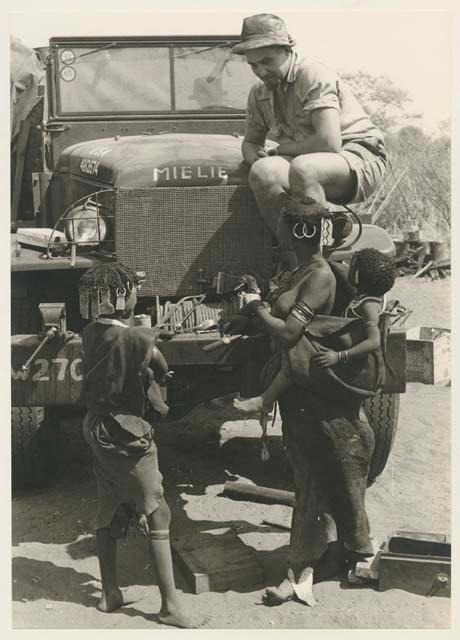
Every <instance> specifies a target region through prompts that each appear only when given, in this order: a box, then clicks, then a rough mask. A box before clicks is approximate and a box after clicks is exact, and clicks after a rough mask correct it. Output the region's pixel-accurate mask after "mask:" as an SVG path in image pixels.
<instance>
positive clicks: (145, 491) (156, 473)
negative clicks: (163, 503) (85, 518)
mask: <svg viewBox="0 0 460 640" xmlns="http://www.w3.org/2000/svg"><path fill="white" fill-rule="evenodd" d="M133 418H134V419H135V420H137V421H140V423H143V424H145V427H146V434H145V435H144V436H142V437H141V438H136V437H134V436H133V435H132V434H130V433H128V432H127V431H124V430H123V429H122V428H121V427H120V426H119V425H118V423H116V421H114V420H113V419H112V418H111V417H110V416H104V415H100V414H97V413H93V412H91V411H89V412H88V413H87V414H86V417H85V419H84V421H83V435H84V437H85V440H86V442H87V443H88V445H89V446H90V448H91V451H92V453H93V460H94V473H95V476H96V480H97V495H98V511H97V515H96V523H95V525H96V529H103V528H110V529H111V531H112V535H113V536H114V537H121V536H123V535H125V533H126V532H125V531H123V529H125V528H127V526H129V521H130V519H131V517H132V516H133V517H136V518H137V520H138V522H139V523H141V522H142V520H145V518H146V516H149V515H150V514H151V513H153V512H154V511H156V509H157V508H158V506H159V504H160V500H161V498H162V497H163V484H162V481H163V476H162V475H161V473H160V470H159V468H158V453H157V448H156V446H155V443H154V441H153V433H152V428H151V426H150V425H149V424H148V423H146V422H145V421H144V420H142V418H136V417H134V416H133ZM115 516H117V517H116V518H115ZM123 520H124V521H125V524H126V526H123V525H122V524H120V522H122V521H123ZM120 527H121V531H120Z"/></svg>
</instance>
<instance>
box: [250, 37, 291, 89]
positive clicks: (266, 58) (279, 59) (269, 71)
mask: <svg viewBox="0 0 460 640" xmlns="http://www.w3.org/2000/svg"><path fill="white" fill-rule="evenodd" d="M289 53H290V52H289V49H286V48H285V47H279V46H275V47H262V48H261V49H254V50H253V51H248V52H247V53H246V61H247V63H248V65H249V66H250V67H251V69H252V70H253V71H254V73H255V74H256V76H257V77H258V78H260V79H261V80H262V82H263V83H264V84H265V86H266V87H267V88H268V89H271V90H274V89H277V88H278V87H279V85H280V84H281V81H282V80H283V78H284V76H285V75H286V71H287V69H286V64H285V63H286V61H287V59H288V58H289Z"/></svg>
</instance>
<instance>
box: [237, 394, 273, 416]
mask: <svg viewBox="0 0 460 640" xmlns="http://www.w3.org/2000/svg"><path fill="white" fill-rule="evenodd" d="M233 404H234V407H235V409H239V411H243V412H244V413H270V412H271V411H273V404H272V405H270V406H267V405H265V404H264V399H263V398H262V396H255V397H254V398H246V399H245V400H240V399H238V398H236V399H235V400H234V402H233Z"/></svg>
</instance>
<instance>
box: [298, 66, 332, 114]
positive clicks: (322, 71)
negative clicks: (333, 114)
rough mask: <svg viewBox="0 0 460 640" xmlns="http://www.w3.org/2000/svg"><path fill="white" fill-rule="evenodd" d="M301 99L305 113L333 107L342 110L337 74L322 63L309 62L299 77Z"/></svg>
mask: <svg viewBox="0 0 460 640" xmlns="http://www.w3.org/2000/svg"><path fill="white" fill-rule="evenodd" d="M299 80H300V82H299V89H300V96H299V97H300V100H301V102H302V105H303V111H304V113H311V112H312V111H314V110H315V109H324V108H332V109H337V111H340V101H339V92H338V76H337V74H336V73H335V72H334V71H332V70H331V69H328V68H327V67H325V66H323V65H322V64H319V63H318V64H309V65H308V66H306V67H304V68H303V69H302V70H301V73H300V78H299Z"/></svg>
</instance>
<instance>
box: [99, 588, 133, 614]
mask: <svg viewBox="0 0 460 640" xmlns="http://www.w3.org/2000/svg"><path fill="white" fill-rule="evenodd" d="M142 598H143V596H142V595H141V594H137V595H136V594H130V593H128V592H126V591H122V590H121V589H115V590H114V591H110V592H105V591H103V592H102V595H101V599H100V600H99V602H98V604H97V605H96V608H97V609H99V611H102V612H103V613H110V612H111V611H116V610H117V609H119V608H120V607H123V606H124V605H126V604H133V603H134V602H139V600H142Z"/></svg>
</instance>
